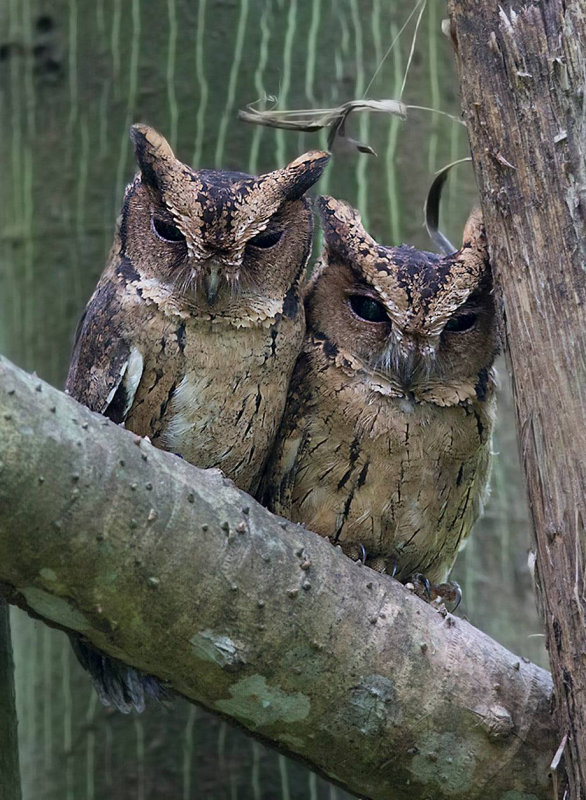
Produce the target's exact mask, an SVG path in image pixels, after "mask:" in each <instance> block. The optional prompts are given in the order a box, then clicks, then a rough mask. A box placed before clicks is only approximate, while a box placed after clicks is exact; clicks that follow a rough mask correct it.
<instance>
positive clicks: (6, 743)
mask: <svg viewBox="0 0 586 800" xmlns="http://www.w3.org/2000/svg"><path fill="white" fill-rule="evenodd" d="M0 720H1V722H0V797H2V798H6V800H20V798H21V796H22V795H21V791H20V769H19V763H18V743H17V723H16V702H15V695H14V662H13V660H12V646H11V642H10V620H9V615H8V606H7V604H6V602H5V601H4V600H2V599H0Z"/></svg>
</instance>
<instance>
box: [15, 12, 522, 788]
mask: <svg viewBox="0 0 586 800" xmlns="http://www.w3.org/2000/svg"><path fill="white" fill-rule="evenodd" d="M414 10H415V13H414V15H413V17H412V19H411V22H410V25H409V27H408V28H407V30H406V31H405V33H403V34H402V35H401V37H400V39H399V41H398V43H397V44H396V45H395V47H394V48H393V49H392V50H391V51H390V53H389V54H388V56H387V57H386V58H385V54H386V53H387V50H388V48H389V46H390V44H391V42H392V41H393V40H394V39H395V37H396V36H397V34H398V33H399V30H400V28H401V26H402V25H403V23H404V21H405V20H406V19H407V18H408V16H409V15H410V14H411V13H412V12H413V11H414ZM420 10H421V9H420V7H419V6H415V5H414V3H413V2H412V0H397V2H394V3H392V4H390V3H386V2H384V0H366V1H365V2H363V0H340V2H333V0H311V2H310V0H291V2H285V0H242V2H239V3H231V2H223V1H221V0H198V1H197V2H181V1H180V0H96V2H95V3H90V4H85V3H79V2H76V0H52V1H51V2H49V1H48V0H4V2H2V3H0V102H1V105H2V114H1V115H0V161H1V163H2V164H3V165H4V167H5V171H4V174H3V181H2V182H0V242H1V243H2V249H1V251H0V259H1V264H0V350H1V351H2V352H3V353H4V354H6V355H7V356H9V357H10V358H12V359H13V360H14V361H16V362H17V363H19V364H21V365H24V366H25V367H27V368H28V369H36V370H37V371H38V372H39V374H40V375H41V376H42V377H44V378H46V379H48V380H50V381H51V382H53V383H54V384H55V385H57V386H61V385H62V382H63V378H64V375H65V371H66V368H67V362H68V358H69V351H70V343H71V337H72V333H73V330H74V328H75V324H76V321H77V318H78V317H79V314H80V313H81V310H82V308H83V306H84V304H85V302H86V300H87V298H88V297H89V295H90V293H91V291H92V289H93V287H94V285H95V283H96V281H97V278H98V275H99V273H100V272H101V270H102V267H103V264H104V261H105V258H106V254H107V251H108V249H109V246H110V243H111V240H112V235H113V228H114V222H115V219H116V215H117V214H118V211H119V208H120V204H121V200H122V192H123V188H124V184H125V182H126V181H127V180H128V179H129V178H130V177H131V176H132V174H133V171H134V165H133V159H132V154H131V148H130V144H129V140H128V127H129V125H130V124H131V123H132V122H134V121H146V122H149V123H150V124H152V125H155V126H156V127H158V128H160V130H161V132H163V133H164V134H165V135H166V136H167V137H168V138H169V140H170V141H171V143H172V144H173V146H174V147H175V148H176V150H177V152H178V154H179V155H180V157H182V158H184V159H185V160H188V161H189V160H190V161H191V162H192V163H193V164H194V165H197V166H208V167H209V166H214V165H216V166H219V167H225V168H237V169H244V170H249V171H250V172H253V173H254V172H259V171H263V170H268V169H272V168H274V167H275V166H277V165H279V164H282V163H284V162H285V161H286V160H287V159H288V158H293V157H294V156H296V155H299V154H300V153H301V152H303V150H304V149H309V148H311V147H315V146H321V144H322V143H323V138H322V139H320V137H318V136H310V135H309V134H307V135H301V136H295V135H292V134H290V133H286V132H283V131H277V132H275V131H270V130H268V129H260V128H259V129H254V128H251V127H249V126H246V125H243V124H242V123H238V122H237V121H236V111H237V109H238V108H239V107H241V106H244V105H245V104H246V103H249V102H252V101H255V100H257V99H259V98H262V97H263V96H264V94H265V93H266V94H272V95H278V97H279V105H280V106H281V107H295V108H308V107H327V106H332V105H336V104H337V103H340V102H343V101H346V100H349V99H352V98H357V97H361V96H363V95H366V96H369V97H389V96H391V97H395V98H397V97H398V95H399V93H400V91H401V85H402V83H403V76H404V73H405V71H406V69H407V66H408V64H410V72H409V77H408V80H407V84H406V88H405V91H404V93H403V99H404V100H405V101H406V102H409V103H411V104H413V105H420V106H430V105H431V106H434V107H436V108H439V109H440V110H442V111H447V112H451V113H455V114H458V110H457V98H456V91H455V87H456V80H455V78H454V74H453V70H452V63H451V54H450V50H449V44H448V42H447V41H446V40H445V39H444V38H443V37H442V36H441V35H440V31H439V24H440V16H441V14H440V13H439V11H438V6H437V3H436V2H435V0H432V1H431V2H430V3H429V4H428V6H427V7H426V9H425V10H424V12H423V15H422V18H421V25H420V28H419V34H418V39H417V42H416V46H415V50H414V53H413V58H412V59H411V60H410V47H411V35H412V32H413V30H414V27H415V23H416V22H417V18H418V16H419V11H420ZM379 66H380V70H379V71H378V73H377V75H376V78H375V80H374V82H373V83H372V85H371V86H369V83H370V81H371V78H372V76H373V75H374V74H375V71H376V70H377V68H378V67H379ZM351 128H353V129H354V130H353V131H351V133H353V134H355V135H356V137H357V138H360V139H361V140H365V141H367V142H368V143H369V144H371V145H372V146H373V147H374V149H375V150H376V151H377V153H378V154H379V155H378V159H371V158H366V157H364V156H361V155H358V154H354V153H338V154H337V155H336V158H335V160H334V164H333V166H332V167H331V168H330V170H329V172H328V174H327V175H326V176H325V178H324V180H323V181H322V182H321V184H320V186H319V191H320V192H322V193H326V192H329V193H332V194H334V195H336V196H338V197H342V198H344V199H346V200H348V201H349V202H351V203H353V204H354V205H357V206H358V207H359V208H360V209H361V211H362V213H363V216H364V218H365V221H366V222H367V224H368V225H369V226H370V229H371V232H372V233H373V235H375V236H376V237H377V238H379V239H380V240H381V241H383V240H386V241H388V242H389V243H399V242H401V241H407V242H409V243H411V244H414V245H417V246H419V247H429V241H428V239H427V236H426V234H425V232H424V230H423V226H422V211H421V208H422V204H423V200H424V198H425V193H426V191H427V188H428V186H429V184H430V182H431V180H432V173H433V170H434V169H437V168H439V167H441V166H442V165H443V164H445V163H447V162H449V161H451V160H454V159H455V158H458V157H461V156H463V155H466V152H467V150H466V148H467V143H466V135H465V131H464V129H463V127H462V126H461V125H459V124H458V123H456V122H453V121H451V120H449V119H447V118H446V117H442V116H439V115H436V114H430V113H428V112H425V111H417V110H413V111H411V112H410V118H409V120H408V122H407V123H400V122H399V121H398V120H389V119H387V118H385V117H382V116H372V117H370V116H363V117H360V118H356V119H354V120H353V121H352V122H351ZM473 203H474V189H473V184H472V180H471V179H470V178H469V176H467V174H466V171H465V169H464V170H460V171H458V172H455V173H454V174H453V176H452V177H451V178H450V186H449V192H448V195H447V203H446V207H447V209H448V213H446V214H445V217H446V223H447V225H446V227H447V232H448V234H449V235H450V236H451V237H452V238H453V239H454V240H457V239H458V237H459V232H460V231H461V229H462V226H463V222H464V220H465V218H466V216H467V213H468V211H469V209H470V207H471V206H472V204H473ZM507 429H508V428H507V425H506V424H505V425H504V426H503V427H501V429H500V431H501V432H500V434H499V436H501V438H502V439H503V440H505V439H506V438H507V435H508V434H507ZM499 449H500V450H501V452H503V448H502V447H500V448H499ZM505 452H508V451H505ZM510 463H511V459H510V457H509V456H507V455H504V456H503V457H501V458H500V459H499V461H498V463H497V469H496V471H495V474H496V475H497V477H498V476H499V475H503V472H502V470H503V468H506V469H510V468H509V464H510ZM515 478H516V476H515V474H514V469H511V472H510V474H509V473H507V474H506V475H505V477H502V478H501V479H500V483H501V484H502V485H504V486H506V487H507V489H508V490H509V489H510V487H511V486H512V485H514V480H515ZM501 496H504V495H501ZM514 497H515V495H514V494H510V495H507V496H506V498H507V499H508V501H509V502H510V503H511V504H514V505H515V506H516V507H517V508H519V509H523V508H524V502H523V498H522V497H521V498H520V499H519V498H518V497H517V500H516V501H515V500H514V499H512V498H514ZM509 498H511V499H509ZM503 508H504V506H503V504H502V503H501V502H500V501H499V496H495V498H494V500H493V501H492V503H491V506H490V509H491V517H490V518H489V519H488V520H487V522H486V523H485V524H484V527H479V530H478V531H477V533H476V537H475V539H474V540H473V541H472V542H471V544H470V545H469V547H468V550H467V552H465V553H464V556H463V557H464V560H463V561H461V562H460V564H459V565H458V566H457V568H456V570H457V571H456V574H455V577H456V578H457V579H458V580H461V582H462V583H463V584H464V588H465V596H464V603H463V609H464V612H465V613H467V614H468V615H469V616H470V617H471V619H472V621H473V622H474V623H475V624H477V625H479V626H480V627H483V628H484V629H485V630H487V632H489V633H492V634H494V635H497V636H498V637H499V638H500V639H501V641H503V642H504V643H505V644H509V645H511V646H513V645H514V644H515V643H516V641H518V638H519V635H520V632H521V631H524V630H525V628H526V627H527V626H529V627H530V628H531V630H532V631H535V630H537V626H536V624H535V622H534V621H531V622H530V623H527V617H526V616H524V615H523V616H521V615H520V614H519V611H518V609H519V608H520V607H523V608H524V609H526V610H527V612H529V610H530V609H529V608H528V606H527V597H528V595H527V592H526V591H522V590H520V589H519V586H521V585H523V586H524V585H525V583H523V582H520V581H518V580H514V581H513V580H511V570H512V565H513V564H514V563H515V560H514V559H515V558H517V559H520V558H521V557H520V556H519V555H518V552H519V551H518V549H517V548H519V547H521V549H523V548H524V547H525V546H526V545H522V546H519V545H518V544H517V539H516V533H517V532H519V533H520V534H524V531H525V528H524V525H525V523H524V521H523V517H522V514H521V519H520V521H519V522H518V528H519V531H517V530H516V528H511V527H510V525H509V522H508V521H507V520H505V519H504V513H505V512H504V511H503V510H502V509H503ZM495 517H496V519H495ZM513 524H517V523H513ZM501 554H505V555H501ZM513 554H517V555H516V556H514V555H513ZM487 564H488V565H489V567H488V568H487V567H486V566H485V565H487ZM519 571H521V570H519ZM517 574H518V572H517V570H515V576H516V575H517ZM522 574H523V575H524V574H525V573H524V572H523V573H522ZM495 583H496V584H497V585H501V584H503V583H504V587H503V590H502V591H503V592H505V593H506V596H507V597H511V598H512V600H511V602H508V603H507V602H503V603H500V604H499V605H498V606H495V603H494V597H495V594H498V593H495V592H494V588H493V587H494V585H495ZM511 587H513V588H511ZM509 592H510V594H509ZM484 597H486V602H484V599H483V598H484ZM521 601H522V602H521ZM514 615H516V617H515V616H514ZM13 621H14V625H13V631H14V638H15V660H16V665H17V701H18V710H19V717H20V722H21V724H20V742H21V755H22V759H21V760H22V763H23V775H24V785H23V794H24V797H25V800H31V799H32V798H35V800H36V798H41V797H42V798H43V800H53V799H55V800H63V798H66V800H73V798H75V800H77V798H78V797H88V798H97V799H98V800H101V798H105V797H108V798H109V800H110V798H113V799H114V800H115V799H116V798H123V797H124V798H127V797H138V798H150V797H173V798H175V797H179V798H184V800H190V798H195V797H202V796H204V797H206V796H210V795H212V794H213V797H214V800H221V799H222V798H228V797H230V798H234V797H238V798H241V800H242V798H245V799H246V800H247V799H248V798H250V800H260V798H267V799H268V798H270V799H271V800H274V798H278V797H282V798H287V799H289V798H291V800H294V798H304V799H305V798H310V800H316V798H318V797H319V798H326V797H327V798H329V800H334V798H338V800H339V798H341V796H342V793H341V792H340V790H338V789H335V788H334V787H330V786H329V785H327V784H326V783H325V782H323V781H322V780H321V779H319V778H317V777H316V776H315V775H313V774H310V773H308V772H307V771H306V770H304V769H303V768H301V767H300V766H298V765H297V764H294V763H292V762H290V761H288V760H286V759H284V758H283V757H282V756H279V755H276V754H274V753H272V752H269V751H267V750H266V749H265V748H263V747H261V746H260V745H258V744H257V743H255V742H251V741H250V740H249V739H247V738H245V737H244V736H243V735H242V734H241V733H239V732H237V731H235V730H234V729H233V728H231V727H228V726H227V725H226V723H224V722H220V721H217V720H215V719H213V718H211V717H209V716H208V715H206V714H204V713H203V712H201V711H199V710H198V709H195V708H193V707H191V706H189V705H187V704H184V703H180V702H178V703H176V704H174V705H173V707H172V709H171V710H170V711H166V710H164V709H161V708H156V707H154V708H149V709H148V711H147V713H146V714H145V715H143V716H142V717H139V718H138V717H137V718H126V717H123V716H121V715H119V714H113V713H109V712H108V711H107V710H105V709H103V708H102V707H101V706H100V704H99V703H98V702H97V699H96V696H95V694H94V692H93V690H92V688H91V686H90V684H89V681H88V679H87V676H86V675H85V673H83V672H82V671H81V669H80V668H79V667H78V665H77V663H76V662H75V660H74V658H73V656H72V654H71V650H70V647H69V643H68V641H67V640H66V638H65V637H64V636H61V635H60V634H57V633H55V632H53V631H50V630H48V629H47V628H45V627H44V626H41V625H38V624H37V623H34V622H32V621H30V620H29V619H27V618H25V617H24V616H23V615H22V614H15V615H14V618H13ZM525 654H526V655H531V656H532V658H535V659H536V658H537V654H536V652H535V651H534V650H531V651H529V648H528V647H527V650H526V651H525Z"/></svg>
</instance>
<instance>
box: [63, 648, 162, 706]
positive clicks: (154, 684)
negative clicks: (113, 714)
mask: <svg viewBox="0 0 586 800" xmlns="http://www.w3.org/2000/svg"><path fill="white" fill-rule="evenodd" d="M69 638H70V640H71V646H72V647H73V652H74V653H75V655H76V656H77V659H78V661H79V663H80V664H81V666H82V667H83V668H84V669H85V670H86V671H87V672H89V674H90V676H91V679H92V682H93V684H94V687H95V690H96V692H97V693H98V697H99V698H100V702H102V703H103V704H104V705H105V706H110V707H112V708H115V709H117V710H118V711H121V712H122V713H123V714H130V712H131V711H136V712H138V713H139V714H140V713H142V712H143V711H144V709H145V702H146V700H147V699H149V698H150V699H153V700H158V701H159V702H162V701H165V700H169V699H170V696H171V695H170V692H169V691H168V690H167V689H165V687H164V686H163V685H162V683H161V682H160V681H159V680H158V679H157V678H154V677H153V676H152V675H146V674H145V673H144V672H141V671H140V670H138V669H135V668H134V667H129V666H128V664H124V663H123V662H122V661H118V660H117V659H115V658H110V656H106V655H104V653H101V652H100V651H99V650H96V649H95V648H94V647H93V646H92V645H90V644H88V643H87V642H85V641H83V639H81V638H80V637H79V636H74V635H71V636H70V637H69Z"/></svg>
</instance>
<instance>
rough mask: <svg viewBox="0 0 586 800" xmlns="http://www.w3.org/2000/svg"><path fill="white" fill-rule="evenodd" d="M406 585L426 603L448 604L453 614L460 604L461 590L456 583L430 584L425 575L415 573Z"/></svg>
mask: <svg viewBox="0 0 586 800" xmlns="http://www.w3.org/2000/svg"><path fill="white" fill-rule="evenodd" d="M406 585H407V586H408V587H409V588H410V589H412V591H413V592H414V593H415V594H416V595H417V596H418V597H421V599H422V600H427V602H428V603H435V602H436V601H439V602H440V603H444V604H448V603H449V604H450V605H452V604H453V605H452V608H451V609H450V611H451V613H453V612H454V611H455V610H456V609H457V608H458V606H459V605H460V603H461V602H462V590H461V589H460V586H459V584H457V583H456V581H448V582H447V583H430V582H429V581H428V579H427V578H426V577H425V575H422V574H421V573H419V572H418V573H416V574H415V575H412V576H411V578H410V579H409V581H408V582H407V583H406Z"/></svg>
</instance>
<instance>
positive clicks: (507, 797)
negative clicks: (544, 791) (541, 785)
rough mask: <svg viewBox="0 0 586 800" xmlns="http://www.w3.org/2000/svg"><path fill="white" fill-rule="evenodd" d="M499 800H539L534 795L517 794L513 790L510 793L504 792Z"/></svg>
mask: <svg viewBox="0 0 586 800" xmlns="http://www.w3.org/2000/svg"><path fill="white" fill-rule="evenodd" d="M501 800H539V798H538V797H537V796H536V795H534V794H527V793H526V792H518V791H516V790H515V789H511V791H510V792H505V794H503V795H502V797H501Z"/></svg>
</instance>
